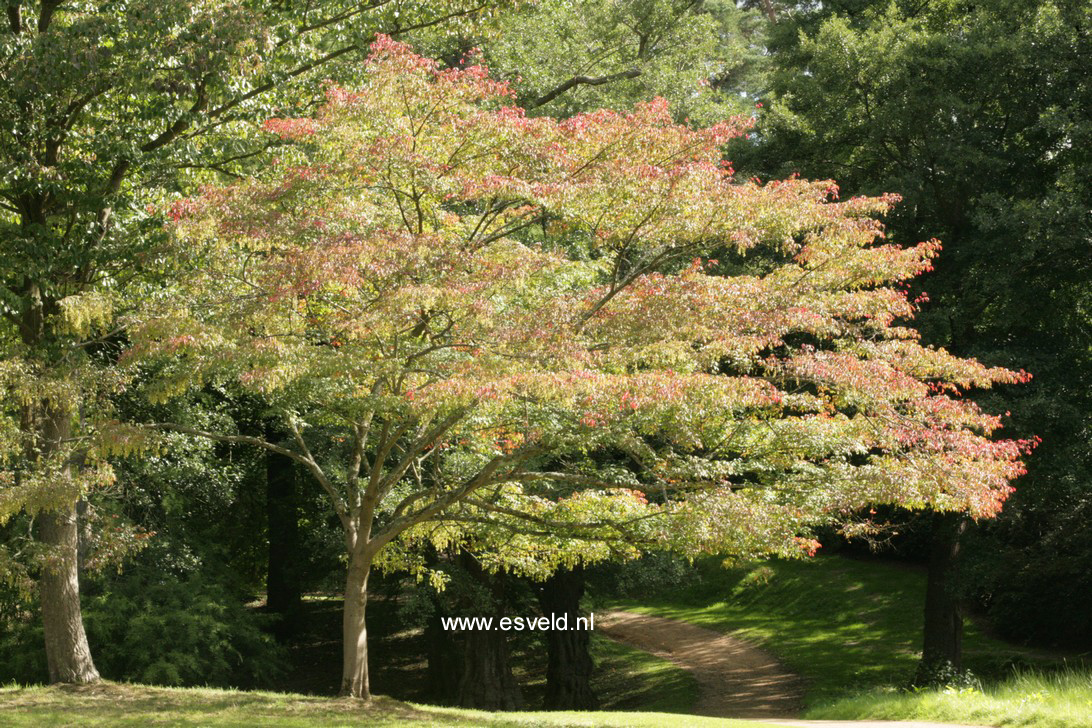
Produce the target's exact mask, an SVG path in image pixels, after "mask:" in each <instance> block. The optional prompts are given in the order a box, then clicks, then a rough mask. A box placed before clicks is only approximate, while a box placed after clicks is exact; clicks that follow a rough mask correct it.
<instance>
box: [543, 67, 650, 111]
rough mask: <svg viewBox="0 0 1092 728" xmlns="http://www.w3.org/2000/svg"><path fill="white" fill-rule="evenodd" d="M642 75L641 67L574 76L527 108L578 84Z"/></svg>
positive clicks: (544, 102) (592, 83)
mask: <svg viewBox="0 0 1092 728" xmlns="http://www.w3.org/2000/svg"><path fill="white" fill-rule="evenodd" d="M640 75H641V70H640V69H638V68H631V69H629V70H628V71H619V72H618V73H611V74H609V75H606V76H573V77H572V78H570V79H569V80H568V81H564V82H563V83H560V84H558V85H557V86H554V87H553V88H552V89H550V90H549V91H547V92H546V93H544V94H543V95H542V96H539V97H538V98H537V99H535V100H534V101H532V102H531V103H529V104H527V108H528V109H535V108H538V107H539V106H543V105H544V104H548V103H550V102H551V101H553V100H554V99H556V98H557V97H558V96H560V95H561V94H563V93H565V92H566V91H568V90H569V89H572V88H575V87H577V86H602V85H603V84H606V83H614V82H615V81H621V80H622V79H626V78H637V77H638V76H640Z"/></svg>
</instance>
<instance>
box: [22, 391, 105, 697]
mask: <svg viewBox="0 0 1092 728" xmlns="http://www.w3.org/2000/svg"><path fill="white" fill-rule="evenodd" d="M43 409H44V411H43V413H42V415H43V416H42V420H41V423H40V424H41V430H40V431H41V434H42V435H43V442H42V450H41V455H42V457H43V459H44V458H46V457H49V456H50V455H51V454H53V453H55V452H56V451H57V450H58V449H59V448H60V447H61V445H62V443H63V442H64V441H65V440H66V439H68V437H69V435H70V434H71V427H70V421H69V413H68V412H67V411H65V410H64V409H63V408H60V409H59V408H53V407H48V406H47V407H45V408H43ZM70 467H72V466H71V465H70V464H69V465H66V466H65V468H64V470H65V471H66V473H67V470H68V468H70ZM37 520H38V538H39V539H41V541H42V543H43V544H45V545H46V546H47V547H48V548H49V551H50V559H49V563H48V565H47V566H46V567H45V568H43V569H42V574H41V577H40V579H39V583H38V588H39V596H40V597H41V602H42V629H43V631H44V633H45V648H46V663H47V664H48V665H49V681H50V682H54V683H58V682H62V683H92V682H96V681H97V680H98V679H99V672H98V670H96V669H95V663H94V661H92V659H91V648H90V646H88V644H87V633H86V632H85V631H84V628H83V614H82V612H81V611H80V575H79V548H80V534H79V524H78V520H77V516H76V502H75V501H73V502H72V503H67V504H65V505H63V506H60V507H58V508H56V509H54V510H52V511H48V512H43V513H41V514H39V515H38V519H37Z"/></svg>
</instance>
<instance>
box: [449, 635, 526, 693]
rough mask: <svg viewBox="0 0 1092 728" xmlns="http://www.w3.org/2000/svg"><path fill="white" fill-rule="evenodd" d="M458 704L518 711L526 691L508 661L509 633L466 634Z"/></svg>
mask: <svg viewBox="0 0 1092 728" xmlns="http://www.w3.org/2000/svg"><path fill="white" fill-rule="evenodd" d="M464 639H465V643H464V653H463V675H462V678H461V680H460V681H459V705H461V706H462V707H464V708H478V709H480V710H519V709H520V708H522V707H523V694H522V693H521V692H520V689H519V685H518V684H517V683H516V679H515V677H513V675H512V666H511V664H510V663H509V661H508V636H507V635H506V634H505V633H504V632H501V631H494V630H470V631H468V632H467V633H466V637H465V638H464Z"/></svg>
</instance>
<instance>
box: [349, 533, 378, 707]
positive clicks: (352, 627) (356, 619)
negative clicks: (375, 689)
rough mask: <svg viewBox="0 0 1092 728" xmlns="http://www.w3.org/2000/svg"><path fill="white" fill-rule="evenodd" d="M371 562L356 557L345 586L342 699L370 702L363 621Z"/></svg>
mask: <svg viewBox="0 0 1092 728" xmlns="http://www.w3.org/2000/svg"><path fill="white" fill-rule="evenodd" d="M371 568H372V564H371V558H370V557H365V556H362V555H360V554H357V553H353V554H352V556H350V559H349V575H348V578H347V580H346V583H345V607H344V612H343V614H342V672H341V695H343V696H347V697H351V698H361V699H363V700H369V699H371V697H372V693H371V686H370V684H369V682H368V628H367V624H366V622H365V619H364V615H365V612H366V611H367V606H368V575H369V573H370V572H371Z"/></svg>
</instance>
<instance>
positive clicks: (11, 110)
mask: <svg viewBox="0 0 1092 728" xmlns="http://www.w3.org/2000/svg"><path fill="white" fill-rule="evenodd" d="M491 6H492V5H491V3H489V2H484V1H483V2H474V1H472V0H470V1H468V2H442V3H420V2H402V1H399V0H389V1H384V0H379V1H378V2H375V3H356V2H340V1H337V0H333V1H329V2H309V3H306V4H302V3H295V2H287V3H274V4H265V5H262V6H261V7H258V6H256V5H255V4H254V3H250V2H240V1H235V0H194V1H192V2H171V3H162V2H153V1H151V0H138V1H137V2H130V3H125V4H122V5H118V4H109V3H108V4H98V5H95V4H90V5H89V4H86V3H82V4H81V3H64V2H60V1H59V0H40V1H39V2H20V1H19V0H13V2H9V3H8V4H7V15H6V21H7V22H6V25H5V27H4V30H3V33H2V34H0V67H2V69H3V70H2V74H3V83H2V84H0V120H2V121H0V160H2V163H3V167H4V169H5V170H6V174H5V177H4V179H3V181H2V182H0V207H2V212H0V227H2V237H3V244H2V246H0V313H2V314H3V322H4V326H5V327H6V328H5V329H4V330H3V331H2V332H0V346H2V347H3V353H4V358H5V367H6V369H5V372H6V374H5V381H6V382H15V384H14V385H13V386H10V387H6V388H5V393H6V394H8V395H10V396H9V400H8V402H7V403H6V405H5V406H7V407H9V408H10V409H11V410H12V411H17V413H16V414H15V415H14V417H15V421H16V422H17V423H18V430H19V432H20V433H21V434H20V442H19V444H18V448H19V450H20V451H21V453H22V454H21V455H20V457H18V458H16V459H13V460H11V461H10V462H11V463H13V466H12V469H9V470H7V471H5V477H6V478H9V479H10V478H12V477H14V476H13V473H14V472H19V473H20V474H21V475H20V478H21V480H20V483H19V488H18V489H17V490H14V491H10V492H9V493H7V494H6V504H5V508H4V511H3V513H4V514H5V516H6V515H7V514H8V513H12V512H17V511H19V510H20V509H23V510H25V511H26V512H27V513H28V515H30V516H32V517H33V518H34V520H35V522H36V525H37V530H38V536H39V538H40V539H41V541H42V543H43V544H45V545H47V546H48V547H49V548H48V551H49V554H50V556H49V568H45V569H42V570H41V573H40V579H39V581H40V590H41V599H40V603H41V605H42V609H43V612H42V617H43V621H44V625H45V641H46V651H47V655H48V661H49V671H50V679H52V680H55V681H71V682H87V681H92V680H95V679H96V678H97V671H96V669H95V666H94V664H93V662H92V660H91V656H90V652H89V650H88V648H87V642H86V638H85V635H84V630H83V626H82V621H81V617H80V606H79V578H78V563H77V562H78V559H77V557H76V552H77V550H78V525H77V509H76V503H77V501H78V500H79V498H80V496H81V494H82V493H84V492H86V491H87V490H88V489H89V488H91V487H93V486H95V485H96V484H100V483H102V482H105V481H106V480H109V477H110V475H109V472H108V468H106V467H105V466H104V465H103V463H97V464H95V467H92V468H88V467H86V466H85V464H84V461H85V460H86V457H87V455H86V453H85V452H82V451H79V450H77V449H76V448H75V447H74V446H73V443H74V442H80V441H82V440H79V439H78V438H85V437H87V436H88V435H89V431H88V428H90V427H92V424H93V423H92V421H91V419H93V417H92V416H93V414H94V412H95V410H96V407H95V406H93V404H94V403H95V402H97V401H98V400H101V399H102V398H103V396H104V395H105V394H106V393H108V388H107V389H105V390H104V389H102V388H101V387H100V386H99V384H100V382H101V381H102V380H103V379H106V380H108V381H109V380H110V379H111V377H110V375H109V374H108V373H106V374H104V373H103V372H102V371H92V370H91V365H92V359H91V358H90V356H91V355H92V354H94V352H95V343H94V342H95V341H96V340H97V339H99V338H100V337H102V336H103V335H107V334H109V333H110V332H111V331H112V330H113V328H114V327H113V325H112V315H113V313H112V312H113V311H115V310H116V309H117V308H118V307H119V306H124V305H125V300H126V298H127V297H128V296H130V295H131V294H133V293H134V283H136V282H139V281H142V280H147V275H148V274H154V273H155V272H156V269H157V261H156V260H155V259H154V256H150V255H149V250H150V247H149V246H150V245H152V244H154V235H149V234H147V233H148V224H147V223H148V216H149V213H148V212H147V211H146V205H147V204H148V203H149V202H155V201H157V200H158V199H160V198H161V196H162V193H163V190H164V189H165V188H166V189H170V188H172V187H174V186H175V185H179V184H183V186H184V182H185V181H186V175H187V174H188V173H196V172H197V171H198V170H202V169H203V170H218V171H220V172H222V173H224V174H234V172H233V171H232V168H233V167H234V168H237V167H238V166H239V165H240V164H245V163H246V162H247V160H253V158H254V157H255V156H256V155H257V154H259V153H260V152H261V151H262V144H261V143H258V144H254V143H253V142H254V141H255V139H254V135H253V132H252V130H253V127H252V126H248V125H245V124H243V125H240V123H239V122H240V121H241V120H245V119H248V118H254V117H255V115H257V116H258V118H264V117H266V116H268V115H269V114H270V113H271V111H270V110H271V109H272V108H273V107H274V106H286V107H289V108H307V107H309V105H310V104H311V103H312V101H313V100H314V98H315V94H314V91H315V90H316V89H317V85H316V83H317V81H316V76H317V75H318V74H320V73H321V74H325V75H326V76H333V77H337V76H338V75H339V74H341V75H349V76H351V67H352V65H351V64H352V62H353V61H354V54H356V53H357V52H358V51H359V50H360V49H362V48H364V47H366V45H367V43H368V42H369V41H370V39H371V38H372V37H373V34H374V32H375V31H376V30H378V29H382V30H386V31H387V32H390V33H395V34H397V33H401V32H407V31H410V30H413V29H417V28H424V27H435V26H438V25H441V24H449V23H455V22H457V21H461V20H467V19H470V18H473V17H475V16H478V15H481V13H483V12H484V11H486V10H488V9H489V8H490V7H491ZM321 77H322V76H319V78H321ZM248 134H249V135H248ZM263 141H264V140H263ZM153 227H154V226H153ZM102 363H104V364H105V365H107V367H108V366H109V361H105V362H102ZM7 375H11V376H10V378H9V377H8V376H7ZM73 438H77V439H75V440H74V439H73Z"/></svg>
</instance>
